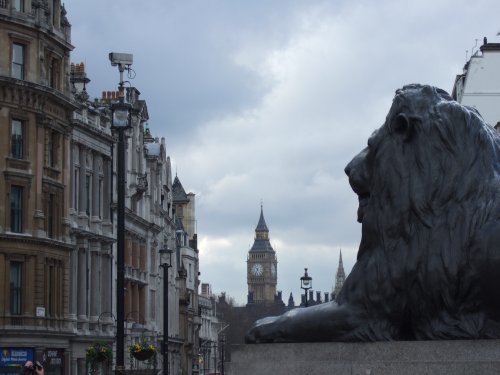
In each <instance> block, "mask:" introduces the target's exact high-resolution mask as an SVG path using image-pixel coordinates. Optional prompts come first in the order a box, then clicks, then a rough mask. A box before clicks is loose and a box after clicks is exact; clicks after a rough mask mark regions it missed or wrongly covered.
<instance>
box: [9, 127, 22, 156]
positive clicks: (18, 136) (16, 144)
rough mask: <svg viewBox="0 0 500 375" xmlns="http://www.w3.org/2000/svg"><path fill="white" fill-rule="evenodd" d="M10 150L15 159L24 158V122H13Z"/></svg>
mask: <svg viewBox="0 0 500 375" xmlns="http://www.w3.org/2000/svg"><path fill="white" fill-rule="evenodd" d="M10 149H11V150H10V151H11V155H12V157H13V158H15V159H22V158H23V122H22V121H20V120H14V119H13V120H12V127H11V135H10Z"/></svg>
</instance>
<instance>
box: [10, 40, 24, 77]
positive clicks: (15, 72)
mask: <svg viewBox="0 0 500 375" xmlns="http://www.w3.org/2000/svg"><path fill="white" fill-rule="evenodd" d="M24 48H25V46H24V45H22V44H19V43H13V44H12V77H14V78H17V79H24Z"/></svg>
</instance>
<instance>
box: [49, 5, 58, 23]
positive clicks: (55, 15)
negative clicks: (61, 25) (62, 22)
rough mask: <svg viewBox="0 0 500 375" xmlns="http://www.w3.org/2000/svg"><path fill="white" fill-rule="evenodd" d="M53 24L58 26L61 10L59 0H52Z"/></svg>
mask: <svg viewBox="0 0 500 375" xmlns="http://www.w3.org/2000/svg"><path fill="white" fill-rule="evenodd" d="M51 5H52V25H54V26H58V22H57V21H58V14H57V13H58V11H59V6H58V1H57V0H52V4H51Z"/></svg>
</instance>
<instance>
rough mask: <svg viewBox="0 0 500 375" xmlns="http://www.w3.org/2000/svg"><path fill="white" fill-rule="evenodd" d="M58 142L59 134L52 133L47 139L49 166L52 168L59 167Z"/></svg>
mask: <svg viewBox="0 0 500 375" xmlns="http://www.w3.org/2000/svg"><path fill="white" fill-rule="evenodd" d="M58 141H59V136H58V134H57V133H56V132H54V131H52V132H50V134H49V135H48V139H47V165H48V166H49V167H52V168H55V167H56V166H57V146H58Z"/></svg>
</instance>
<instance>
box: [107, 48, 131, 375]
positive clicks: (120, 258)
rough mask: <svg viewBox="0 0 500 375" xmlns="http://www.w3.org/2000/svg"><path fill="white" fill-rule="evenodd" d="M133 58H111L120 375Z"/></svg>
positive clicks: (119, 365) (121, 55) (112, 55)
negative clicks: (127, 86)
mask: <svg viewBox="0 0 500 375" xmlns="http://www.w3.org/2000/svg"><path fill="white" fill-rule="evenodd" d="M132 59H133V58H132V55H131V54H128V53H115V52H112V53H110V54H109V60H110V61H111V65H112V66H118V70H119V72H120V83H119V86H118V91H119V100H118V102H117V103H113V104H112V105H111V111H112V113H113V117H112V123H111V128H112V129H113V130H115V131H116V132H117V133H118V149H117V157H118V160H117V184H116V185H117V191H118V194H117V222H116V226H117V229H116V367H115V373H116V374H124V373H125V362H124V352H125V332H124V287H125V274H124V272H125V270H124V268H125V267H124V250H125V130H126V129H127V128H128V127H129V126H130V116H129V115H130V107H131V106H130V104H129V103H125V93H124V89H123V72H124V71H125V69H129V68H130V65H132Z"/></svg>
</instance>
